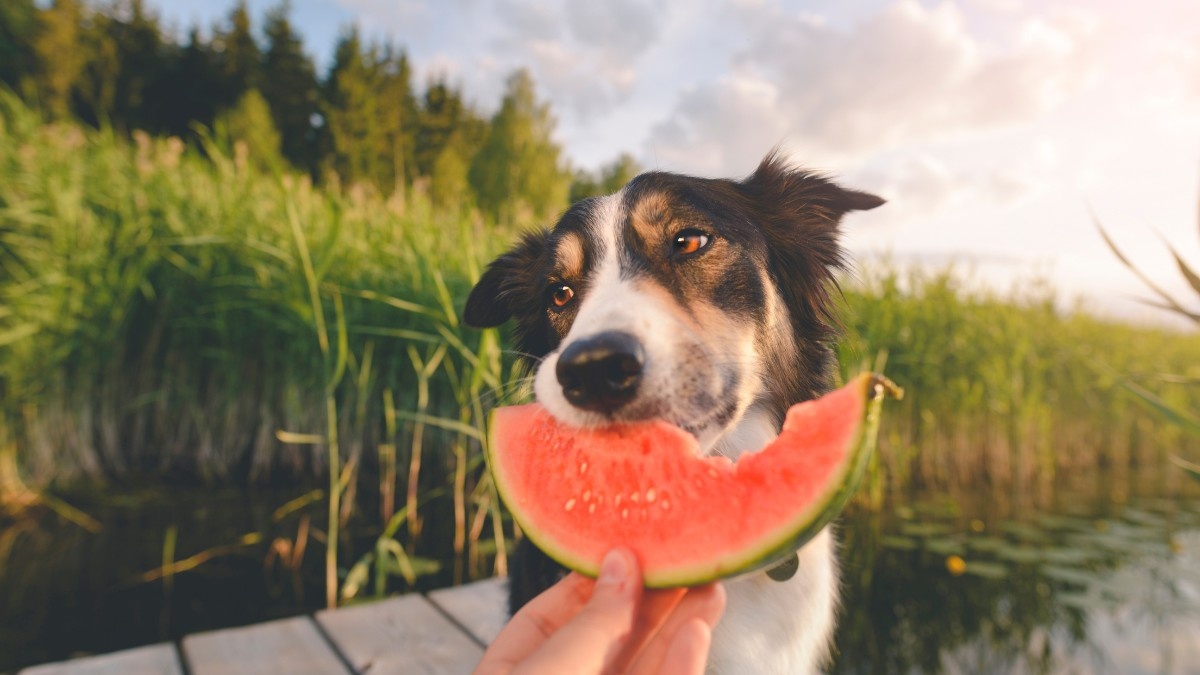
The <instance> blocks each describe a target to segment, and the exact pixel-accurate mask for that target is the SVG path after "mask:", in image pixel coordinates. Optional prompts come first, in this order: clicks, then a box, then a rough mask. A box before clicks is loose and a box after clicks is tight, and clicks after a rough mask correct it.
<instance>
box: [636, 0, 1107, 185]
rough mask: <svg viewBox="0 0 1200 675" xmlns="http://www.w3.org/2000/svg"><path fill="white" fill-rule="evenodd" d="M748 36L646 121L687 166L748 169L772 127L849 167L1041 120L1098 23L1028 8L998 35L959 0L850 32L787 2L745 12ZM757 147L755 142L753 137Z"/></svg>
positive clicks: (667, 151) (882, 16) (810, 156)
mask: <svg viewBox="0 0 1200 675" xmlns="http://www.w3.org/2000/svg"><path fill="white" fill-rule="evenodd" d="M742 16H743V17H744V19H745V20H746V21H747V25H746V26H745V30H746V31H748V39H747V41H746V42H747V43H748V44H750V45H752V46H751V47H749V48H748V49H746V50H745V51H743V52H742V53H740V54H738V55H737V56H736V58H735V59H733V62H732V64H731V73H730V74H728V75H727V76H725V77H723V78H721V79H718V80H714V81H710V82H706V83H702V84H699V85H697V86H696V87H694V88H692V89H690V90H688V91H686V92H684V93H682V94H681V95H680V96H679V97H678V99H677V102H676V104H675V107H674V109H673V111H672V112H671V113H670V115H669V116H668V117H667V118H666V119H665V120H663V121H661V122H660V123H659V124H658V125H657V126H656V127H655V128H654V130H653V131H652V133H651V139H650V140H651V145H652V149H653V152H655V153H656V155H657V156H658V157H660V158H666V157H669V158H670V159H671V161H673V162H677V164H676V166H678V167H679V168H684V169H688V170H691V169H699V170H706V171H707V170H711V168H712V167H719V170H720V171H723V172H727V173H728V172H734V173H737V172H742V171H745V170H747V168H748V167H750V166H752V165H751V164H748V163H747V156H748V155H750V154H755V153H758V154H761V152H762V150H763V148H764V145H763V142H764V139H768V143H767V145H768V146H769V145H770V143H771V142H778V141H784V142H785V144H786V145H787V146H788V147H790V148H791V149H793V150H794V151H795V152H796V153H797V154H799V155H800V156H802V157H804V158H805V160H806V161H807V162H812V161H815V162H816V163H817V164H819V165H821V166H845V165H848V164H853V163H854V162H856V161H861V160H862V159H863V158H866V157H868V156H870V155H872V154H874V153H879V152H883V151H886V150H889V149H894V148H898V147H902V146H905V145H908V144H913V143H920V142H927V141H931V140H938V139H946V138H953V137H956V136H962V135H968V134H974V133H978V132H981V131H988V130H993V129H997V128H1004V127H1007V126H1012V125H1016V124H1020V123H1023V122H1027V121H1030V120H1034V119H1037V118H1040V117H1042V116H1044V115H1046V114H1048V113H1049V112H1051V111H1053V110H1055V109H1056V108H1058V107H1059V106H1061V105H1062V104H1063V102H1064V101H1066V100H1067V99H1068V98H1069V97H1071V96H1072V95H1073V94H1075V93H1076V92H1078V91H1079V90H1080V89H1081V88H1082V87H1083V86H1084V85H1085V84H1086V83H1087V82H1088V81H1089V78H1090V76H1091V73H1092V72H1093V69H1094V64H1095V61H1094V53H1093V49H1092V47H1093V42H1094V36H1095V34H1096V26H1095V23H1094V22H1089V21H1087V20H1084V19H1085V18H1086V17H1083V16H1082V15H1080V14H1078V13H1075V14H1064V15H1058V16H1052V17H1031V18H1027V19H1025V20H1024V21H1023V22H1022V23H1021V24H1020V25H1019V26H1018V28H1017V29H1016V30H1015V31H1014V32H1013V33H1012V34H1010V35H1007V36H1005V37H1006V38H1007V39H1006V40H1005V41H1003V42H1001V43H999V44H993V43H991V42H988V41H985V40H983V39H982V38H979V37H976V36H974V35H973V34H972V33H971V32H970V30H969V29H968V25H967V22H966V20H965V17H964V15H963V13H962V12H961V11H960V10H959V9H958V8H957V7H956V6H954V5H952V4H943V5H941V6H939V7H936V8H926V7H924V6H922V5H921V4H919V3H917V2H915V1H913V0H902V1H900V2H896V3H894V4H892V5H890V6H889V7H887V8H886V9H884V10H883V11H882V12H881V13H879V14H877V15H875V16H873V17H870V18H868V19H866V20H865V21H863V22H862V23H860V24H858V25H857V26H855V27H853V28H852V29H850V30H843V29H839V28H836V27H830V26H827V25H824V24H822V23H821V22H817V21H813V20H812V17H811V16H808V15H792V14H787V13H783V12H780V11H778V10H764V11H760V12H755V13H742ZM750 147H753V152H752V151H751V150H750V149H749V148H750Z"/></svg>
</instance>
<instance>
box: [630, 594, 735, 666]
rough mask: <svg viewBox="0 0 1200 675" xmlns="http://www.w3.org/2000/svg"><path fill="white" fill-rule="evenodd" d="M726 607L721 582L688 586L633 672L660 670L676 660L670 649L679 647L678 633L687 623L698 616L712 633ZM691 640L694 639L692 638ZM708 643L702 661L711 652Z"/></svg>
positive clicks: (638, 660)
mask: <svg viewBox="0 0 1200 675" xmlns="http://www.w3.org/2000/svg"><path fill="white" fill-rule="evenodd" d="M724 611H725V587H724V586H722V585H721V584H709V585H707V586H698V587H696V588H691V589H688V592H687V595H685V596H683V599H682V600H680V601H679V604H678V605H677V606H676V607H675V610H674V611H673V612H672V613H671V615H670V616H669V617H668V618H667V620H666V622H664V623H663V625H662V627H660V628H659V629H658V634H657V635H655V636H654V638H653V639H652V640H650V642H649V643H647V644H646V646H645V649H644V650H643V651H642V653H641V654H640V655H639V656H638V658H637V661H636V663H634V664H633V667H632V668H631V669H630V671H629V672H631V673H636V674H637V675H650V674H651V673H659V672H660V671H661V670H662V669H663V668H664V667H666V666H668V665H671V664H672V663H673V661H672V660H671V657H669V656H668V652H669V651H670V650H671V649H672V648H676V647H675V644H676V640H677V637H678V636H679V634H680V631H681V630H683V628H684V627H685V626H687V625H688V624H690V623H691V622H692V621H693V620H698V621H700V622H701V623H702V624H704V625H705V626H707V629H708V632H709V634H710V635H711V633H712V630H713V629H714V628H716V626H717V622H718V621H720V619H721V614H723V613H724ZM688 644H693V643H690V642H689V643H688ZM707 644H708V643H707V642H706V643H705V645H706V646H705V648H704V652H703V653H702V654H700V658H701V660H702V661H703V660H704V659H705V658H707V656H708V647H707ZM684 672H686V671H684Z"/></svg>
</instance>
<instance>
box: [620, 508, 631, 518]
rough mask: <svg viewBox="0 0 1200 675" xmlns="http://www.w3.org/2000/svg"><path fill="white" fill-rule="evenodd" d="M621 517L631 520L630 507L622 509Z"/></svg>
mask: <svg viewBox="0 0 1200 675" xmlns="http://www.w3.org/2000/svg"><path fill="white" fill-rule="evenodd" d="M621 517H622V518H624V519H625V520H629V509H621Z"/></svg>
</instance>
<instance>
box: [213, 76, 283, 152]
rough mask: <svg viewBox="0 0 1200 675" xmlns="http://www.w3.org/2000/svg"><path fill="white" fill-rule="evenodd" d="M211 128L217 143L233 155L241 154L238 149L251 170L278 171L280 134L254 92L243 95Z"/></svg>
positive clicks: (253, 90)
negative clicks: (254, 168)
mask: <svg viewBox="0 0 1200 675" xmlns="http://www.w3.org/2000/svg"><path fill="white" fill-rule="evenodd" d="M213 127H214V130H215V132H216V136H217V139H218V140H221V141H224V142H226V143H227V144H228V145H229V146H230V147H232V148H233V149H234V154H235V155H238V154H240V153H241V152H243V150H241V149H239V147H238V146H239V145H240V146H242V147H244V148H245V150H244V152H245V153H246V156H247V159H248V160H249V161H250V163H251V164H253V165H254V166H256V167H258V168H261V169H267V170H277V169H279V168H280V167H281V165H282V161H283V158H282V155H281V154H280V152H279V148H280V138H279V131H278V130H277V129H276V128H275V122H274V120H273V118H272V116H271V108H270V106H268V105H267V101H266V99H265V98H263V95H262V94H260V93H259V91H258V90H257V89H251V90H250V91H248V92H246V93H245V94H243V95H242V98H240V99H239V100H238V102H237V105H235V106H234V107H233V108H231V109H230V110H227V111H225V112H223V113H221V114H220V115H218V116H217V120H216V122H215V123H214V124H213Z"/></svg>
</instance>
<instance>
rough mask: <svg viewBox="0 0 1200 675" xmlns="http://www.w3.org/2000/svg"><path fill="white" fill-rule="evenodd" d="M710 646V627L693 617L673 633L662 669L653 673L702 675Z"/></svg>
mask: <svg viewBox="0 0 1200 675" xmlns="http://www.w3.org/2000/svg"><path fill="white" fill-rule="evenodd" d="M711 645H712V627H711V626H709V624H708V622H706V621H704V620H703V619H701V618H698V617H693V618H691V619H689V620H688V621H687V622H685V623H684V624H683V625H682V626H680V627H679V630H678V631H676V632H675V638H674V639H673V640H671V644H670V645H669V646H668V647H667V651H666V653H665V655H664V658H663V662H662V667H661V668H659V669H658V670H655V671H654V672H655V673H658V674H659V675H703V673H704V668H705V666H706V665H707V664H708V648H709V647H710V646H711Z"/></svg>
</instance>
